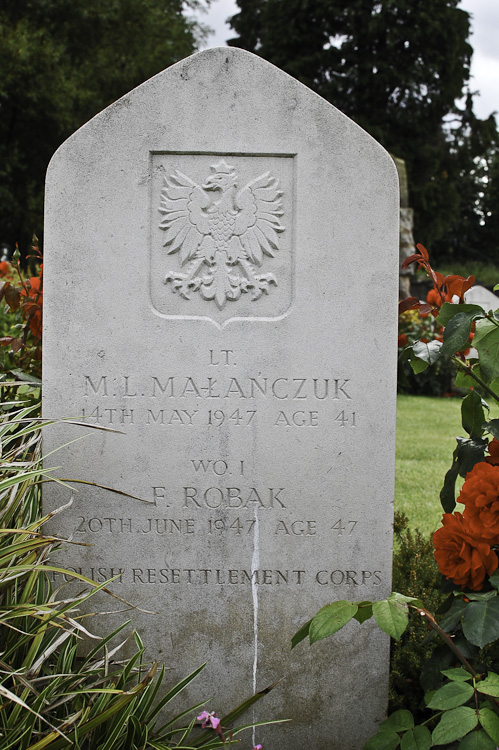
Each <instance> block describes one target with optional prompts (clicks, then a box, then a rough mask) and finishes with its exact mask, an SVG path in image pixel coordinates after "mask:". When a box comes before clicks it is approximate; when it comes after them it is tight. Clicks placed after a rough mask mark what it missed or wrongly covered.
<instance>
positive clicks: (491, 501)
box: [458, 461, 499, 544]
mask: <svg viewBox="0 0 499 750" xmlns="http://www.w3.org/2000/svg"><path fill="white" fill-rule="evenodd" d="M458 501H459V502H460V503H463V505H464V518H465V520H466V526H467V528H469V530H470V532H471V533H472V534H473V535H474V536H477V537H480V538H481V539H487V540H488V541H490V542H491V544H496V543H499V466H492V465H491V464H490V463H487V462H486V461H480V463H478V464H475V466H474V467H473V468H472V470H471V471H469V472H468V473H467V474H466V479H465V481H464V484H463V486H462V489H461V493H460V495H459V498H458Z"/></svg>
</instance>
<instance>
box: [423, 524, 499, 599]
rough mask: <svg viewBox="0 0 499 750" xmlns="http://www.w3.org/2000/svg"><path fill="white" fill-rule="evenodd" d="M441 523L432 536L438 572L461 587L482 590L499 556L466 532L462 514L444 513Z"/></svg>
mask: <svg viewBox="0 0 499 750" xmlns="http://www.w3.org/2000/svg"><path fill="white" fill-rule="evenodd" d="M442 523H443V526H442V528H441V529H438V530H437V531H436V532H435V533H434V534H433V544H434V546H435V560H436V561H437V565H438V569H439V570H440V572H441V573H442V575H444V576H445V577H446V578H447V579H449V580H451V581H454V583H455V584H457V585H458V586H462V587H466V588H469V589H472V590H473V591H479V590H480V589H481V588H482V585H483V581H484V579H485V576H487V575H490V574H491V573H493V572H494V570H496V568H497V566H498V559H497V555H496V554H495V552H494V551H493V550H492V549H491V545H490V544H488V543H487V542H486V541H484V540H483V539H476V538H475V537H473V536H472V535H471V534H470V533H469V532H468V531H467V530H466V528H465V527H464V525H463V516H462V514H461V513H454V514H452V513H445V515H444V516H443V518H442Z"/></svg>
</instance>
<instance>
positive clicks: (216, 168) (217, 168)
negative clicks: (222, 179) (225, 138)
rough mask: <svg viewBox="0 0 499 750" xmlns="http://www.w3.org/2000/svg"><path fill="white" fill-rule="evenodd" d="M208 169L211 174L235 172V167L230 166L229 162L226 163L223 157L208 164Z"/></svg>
mask: <svg viewBox="0 0 499 750" xmlns="http://www.w3.org/2000/svg"><path fill="white" fill-rule="evenodd" d="M210 169H211V171H212V172H213V174H217V173H221V174H233V173H234V172H235V167H231V166H230V164H227V162H226V161H225V159H222V160H221V161H219V162H218V163H217V164H212V165H211V166H210Z"/></svg>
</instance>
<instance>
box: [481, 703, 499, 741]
mask: <svg viewBox="0 0 499 750" xmlns="http://www.w3.org/2000/svg"><path fill="white" fill-rule="evenodd" d="M479 717H480V724H481V725H482V727H483V728H484V729H485V731H486V732H487V734H488V735H489V737H491V739H493V740H494V742H495V744H496V745H499V716H498V715H497V714H496V713H495V711H492V709H491V708H481V709H480V713H479Z"/></svg>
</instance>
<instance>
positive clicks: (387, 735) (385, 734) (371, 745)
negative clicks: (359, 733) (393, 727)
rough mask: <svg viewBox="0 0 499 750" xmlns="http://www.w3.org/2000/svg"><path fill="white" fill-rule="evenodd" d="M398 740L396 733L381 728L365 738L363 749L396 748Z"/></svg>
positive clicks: (382, 749)
mask: <svg viewBox="0 0 499 750" xmlns="http://www.w3.org/2000/svg"><path fill="white" fill-rule="evenodd" d="M399 742H400V740H399V736H398V734H396V733H395V732H391V731H384V730H382V731H379V732H378V733H377V734H375V735H374V736H373V737H371V738H370V739H368V740H367V742H366V744H365V745H364V748H363V750H396V748H397V747H398V746H399Z"/></svg>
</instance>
